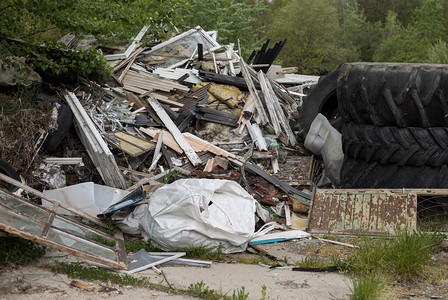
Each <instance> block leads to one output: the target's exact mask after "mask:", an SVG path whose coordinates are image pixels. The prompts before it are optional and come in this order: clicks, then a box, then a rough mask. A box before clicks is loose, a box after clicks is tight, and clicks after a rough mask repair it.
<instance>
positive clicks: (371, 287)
mask: <svg viewBox="0 0 448 300" xmlns="http://www.w3.org/2000/svg"><path fill="white" fill-rule="evenodd" d="M352 285H353V287H351V288H350V290H351V292H352V294H351V295H350V299H351V300H375V299H378V296H379V292H380V289H381V287H382V283H381V281H380V280H379V279H378V277H376V276H361V277H359V278H357V279H352Z"/></svg>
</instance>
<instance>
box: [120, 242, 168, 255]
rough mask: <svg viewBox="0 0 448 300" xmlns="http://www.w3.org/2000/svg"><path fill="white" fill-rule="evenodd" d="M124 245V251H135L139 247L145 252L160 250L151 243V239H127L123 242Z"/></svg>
mask: <svg viewBox="0 0 448 300" xmlns="http://www.w3.org/2000/svg"><path fill="white" fill-rule="evenodd" d="M124 246H125V247H126V251H128V252H137V251H139V250H141V249H144V250H145V251H146V252H160V251H161V250H160V249H159V248H157V247H156V246H154V245H152V244H151V241H150V240H148V241H146V242H145V241H144V240H142V239H139V240H136V241H127V242H125V243H124Z"/></svg>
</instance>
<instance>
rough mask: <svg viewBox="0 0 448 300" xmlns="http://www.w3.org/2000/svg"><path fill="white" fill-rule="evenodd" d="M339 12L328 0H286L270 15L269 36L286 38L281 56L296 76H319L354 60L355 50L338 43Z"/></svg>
mask: <svg viewBox="0 0 448 300" xmlns="http://www.w3.org/2000/svg"><path fill="white" fill-rule="evenodd" d="M341 36H342V28H341V26H340V24H339V17H338V11H337V8H336V6H335V5H334V3H333V2H332V1H329V0H315V1H307V0H297V1H285V5H284V6H283V7H281V8H280V9H279V10H278V11H277V12H276V13H275V15H274V16H273V20H272V23H271V25H270V28H269V32H268V37H271V38H272V39H275V40H280V39H285V38H286V39H288V42H287V44H286V46H285V48H283V49H282V52H281V53H280V58H281V59H282V61H283V64H284V65H288V66H297V67H298V71H299V73H305V74H311V73H321V72H324V71H328V70H330V69H332V68H335V67H336V66H337V65H338V64H339V63H342V62H346V61H350V60H352V59H356V58H357V57H358V54H357V53H356V49H351V48H350V45H348V46H345V45H344V41H342V40H341Z"/></svg>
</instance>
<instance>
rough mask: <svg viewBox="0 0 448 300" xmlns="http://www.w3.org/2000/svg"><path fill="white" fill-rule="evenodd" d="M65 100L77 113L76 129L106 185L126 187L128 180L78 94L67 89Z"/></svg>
mask: <svg viewBox="0 0 448 300" xmlns="http://www.w3.org/2000/svg"><path fill="white" fill-rule="evenodd" d="M65 100H66V101H67V103H68V105H69V106H70V109H71V110H72V112H73V114H74V115H75V124H76V129H77V132H78V135H79V137H80V139H81V142H82V144H83V145H84V147H85V148H86V150H87V153H88V154H89V156H90V158H91V159H92V161H93V163H94V165H95V167H96V168H97V170H98V172H99V173H100V175H101V178H103V180H104V182H105V183H106V185H109V186H113V187H116V188H121V189H125V188H126V181H125V180H124V177H123V174H122V173H121V172H120V169H119V168H118V166H117V163H116V162H115V157H114V156H113V154H112V152H111V151H110V150H109V148H108V146H107V144H106V142H105V141H104V139H103V138H102V137H101V135H100V133H99V132H98V130H97V129H96V128H95V125H94V124H93V122H92V120H91V119H90V117H89V116H88V115H87V113H86V111H85V110H84V108H83V107H82V105H81V103H80V102H79V100H78V98H77V97H76V95H75V94H73V93H72V92H68V91H67V93H66V95H65Z"/></svg>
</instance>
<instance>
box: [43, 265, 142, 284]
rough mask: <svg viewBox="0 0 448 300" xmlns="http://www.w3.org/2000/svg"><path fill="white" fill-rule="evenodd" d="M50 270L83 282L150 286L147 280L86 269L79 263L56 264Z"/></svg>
mask: <svg viewBox="0 0 448 300" xmlns="http://www.w3.org/2000/svg"><path fill="white" fill-rule="evenodd" d="M51 270H52V271H53V272H55V273H62V274H66V275H67V276H68V277H70V278H78V279H83V280H101V281H104V282H107V281H108V280H110V282H111V283H115V284H118V285H122V286H128V285H129V286H139V287H147V286H150V282H149V280H148V279H147V278H134V277H132V276H129V275H127V274H117V273H112V272H109V271H107V270H105V269H98V268H88V267H84V266H82V265H80V264H79V263H70V264H67V263H64V262H57V263H56V264H55V265H54V266H53V267H52V268H51Z"/></svg>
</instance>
